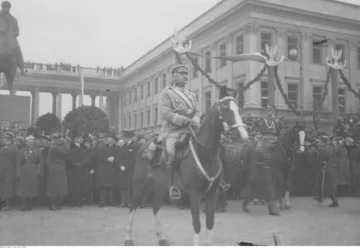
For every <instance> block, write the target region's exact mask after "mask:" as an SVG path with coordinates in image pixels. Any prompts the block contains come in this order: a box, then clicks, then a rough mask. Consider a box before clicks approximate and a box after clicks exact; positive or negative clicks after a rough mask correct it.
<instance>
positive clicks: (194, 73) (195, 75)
mask: <svg viewBox="0 0 360 248" xmlns="http://www.w3.org/2000/svg"><path fill="white" fill-rule="evenodd" d="M198 61H199V60H198V58H195V59H194V62H195V63H196V64H198ZM192 69H193V71H192V73H193V74H192V76H193V78H197V77H198V70H197V69H196V68H195V66H193V67H192Z"/></svg>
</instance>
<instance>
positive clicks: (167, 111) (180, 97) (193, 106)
mask: <svg viewBox="0 0 360 248" xmlns="http://www.w3.org/2000/svg"><path fill="white" fill-rule="evenodd" d="M160 113H161V116H162V121H163V124H162V132H161V137H159V140H162V138H163V137H165V136H167V135H168V134H170V133H172V132H177V131H179V130H183V129H184V125H183V120H184V119H185V118H189V119H194V120H196V121H198V122H199V123H200V116H201V113H200V111H199V107H198V104H197V102H196V97H195V95H194V94H193V93H191V92H190V91H188V90H186V89H184V90H181V89H180V88H179V87H175V86H169V87H166V88H165V89H164V90H163V92H162V94H161V97H160Z"/></svg>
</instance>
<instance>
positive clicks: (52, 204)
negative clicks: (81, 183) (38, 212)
mask: <svg viewBox="0 0 360 248" xmlns="http://www.w3.org/2000/svg"><path fill="white" fill-rule="evenodd" d="M49 210H56V207H55V197H50V199H49Z"/></svg>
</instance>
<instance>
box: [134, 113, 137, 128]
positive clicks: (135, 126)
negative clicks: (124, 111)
mask: <svg viewBox="0 0 360 248" xmlns="http://www.w3.org/2000/svg"><path fill="white" fill-rule="evenodd" d="M134 128H135V129H136V128H137V114H136V112H135V113H134Z"/></svg>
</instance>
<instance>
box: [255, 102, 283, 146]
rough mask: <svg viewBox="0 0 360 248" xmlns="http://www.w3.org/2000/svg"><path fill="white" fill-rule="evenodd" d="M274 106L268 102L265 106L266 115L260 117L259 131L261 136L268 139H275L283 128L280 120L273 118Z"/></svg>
mask: <svg viewBox="0 0 360 248" xmlns="http://www.w3.org/2000/svg"><path fill="white" fill-rule="evenodd" d="M275 111H276V108H275V106H274V105H271V104H268V106H267V108H266V112H267V114H268V115H267V117H265V118H263V119H260V123H259V132H260V134H262V138H265V139H267V140H269V141H276V140H277V139H278V138H279V136H280V131H281V129H282V128H283V125H282V123H281V122H279V120H278V119H275Z"/></svg>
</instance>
